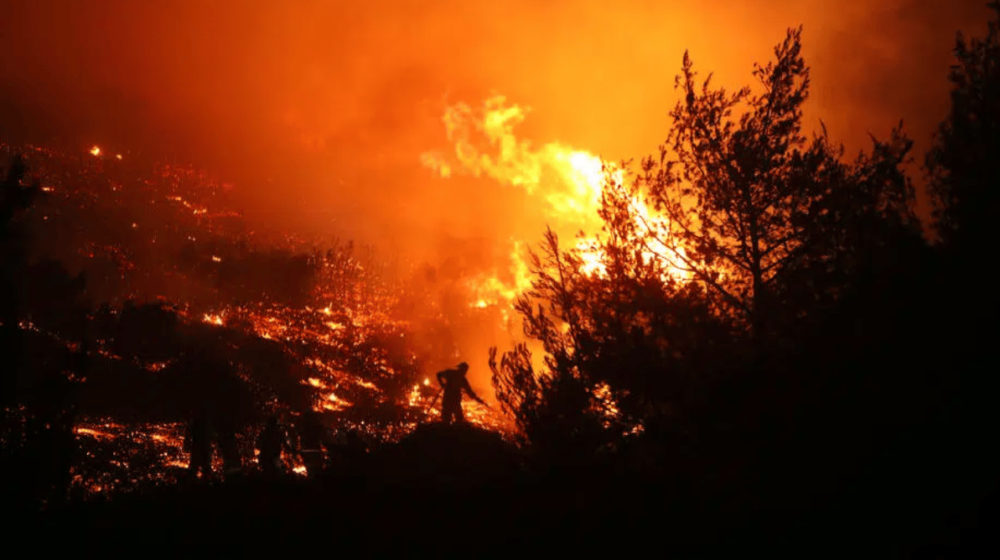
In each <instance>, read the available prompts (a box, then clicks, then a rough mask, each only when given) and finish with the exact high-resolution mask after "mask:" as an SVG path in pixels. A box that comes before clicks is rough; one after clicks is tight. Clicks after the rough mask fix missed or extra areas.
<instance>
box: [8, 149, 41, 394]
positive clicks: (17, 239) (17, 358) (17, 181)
mask: <svg viewBox="0 0 1000 560" xmlns="http://www.w3.org/2000/svg"><path fill="white" fill-rule="evenodd" d="M0 171H5V173H3V178H2V183H0V189H2V190H0V197H2V198H0V260H2V263H3V265H2V266H0V352H2V360H3V362H4V368H3V370H4V374H3V376H2V377H3V390H2V391H0V392H2V394H3V395H2V397H0V398H2V399H3V402H2V403H0V404H3V405H4V406H9V405H11V404H13V403H14V402H15V399H16V395H17V386H18V377H17V376H18V374H19V372H20V369H21V358H22V355H21V348H22V346H23V344H22V342H21V339H22V333H21V329H20V327H19V322H20V314H21V312H22V297H21V296H22V294H23V293H24V282H25V279H26V275H25V271H26V269H27V266H28V247H27V238H26V235H27V233H26V232H25V231H24V228H23V227H21V225H20V224H19V223H18V220H17V217H18V214H19V213H20V212H22V211H23V210H25V209H26V208H28V207H29V206H30V205H31V203H32V202H33V201H34V200H35V199H36V198H37V196H38V194H39V193H40V192H41V188H40V186H39V185H38V184H37V183H32V184H30V185H27V186H25V185H23V184H22V183H23V182H24V180H25V175H26V172H27V169H26V167H25V165H24V162H23V160H22V159H21V158H20V157H15V158H14V159H13V161H12V162H11V163H10V165H9V166H8V167H7V169H6V170H0Z"/></svg>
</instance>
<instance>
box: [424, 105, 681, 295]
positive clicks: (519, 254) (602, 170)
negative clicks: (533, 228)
mask: <svg viewBox="0 0 1000 560" xmlns="http://www.w3.org/2000/svg"><path fill="white" fill-rule="evenodd" d="M528 112H529V109H528V108H524V107H520V106H518V105H516V104H508V103H507V99H506V98H505V97H504V96H502V95H496V96H493V97H490V98H488V99H486V101H485V102H484V103H483V106H482V107H481V108H480V109H479V110H473V108H472V107H470V106H469V105H467V104H465V103H459V104H457V105H455V106H453V107H449V108H448V109H447V110H446V111H445V115H444V117H443V121H444V125H445V130H446V133H447V136H448V140H449V141H450V142H452V143H453V145H454V153H453V154H452V156H453V157H451V158H450V159H451V160H449V157H446V156H444V155H443V154H441V153H439V152H428V153H425V154H423V155H422V156H421V161H422V163H423V164H424V165H425V166H426V167H428V168H430V169H432V170H434V171H436V172H437V173H438V174H439V175H440V176H441V177H443V178H448V177H452V176H454V175H456V174H467V175H471V176H473V177H488V178H490V179H493V180H495V181H497V182H499V183H501V184H505V185H510V186H514V187H517V188H521V189H523V190H524V191H525V192H526V193H527V194H528V195H530V196H532V197H534V198H535V199H536V200H538V201H539V202H541V204H540V205H538V206H539V207H540V208H541V209H542V211H543V220H544V224H539V233H540V232H541V230H542V228H544V227H545V226H546V225H547V226H550V227H552V229H553V230H554V231H556V233H557V234H558V235H559V236H560V238H561V239H567V238H572V237H573V236H574V235H578V234H580V235H578V239H577V242H576V244H575V245H574V246H573V247H572V248H574V249H575V250H576V251H577V253H578V255H579V256H580V258H581V259H582V260H583V267H582V272H583V273H585V274H588V275H592V274H597V275H602V274H605V273H606V271H605V268H604V266H603V264H602V255H601V253H600V251H599V249H598V246H599V243H598V241H599V237H598V236H599V234H600V231H601V226H602V221H601V218H600V216H599V214H598V210H599V209H600V206H601V198H602V195H603V194H604V189H605V187H606V186H607V185H608V184H621V183H622V182H623V181H624V180H625V173H624V170H623V169H622V168H621V167H620V166H619V165H617V164H614V163H611V162H607V161H604V160H602V159H601V158H600V157H598V156H596V155H594V154H591V153H589V152H587V151H584V150H579V149H575V148H572V147H570V146H568V145H566V144H563V143H561V142H550V143H548V144H545V145H543V146H541V147H539V148H537V149H536V148H534V147H533V146H532V144H531V143H530V142H529V141H527V140H523V139H519V138H518V137H517V136H516V135H515V133H514V128H515V127H516V126H517V125H518V124H520V123H521V122H523V121H524V119H525V117H526V115H527V113H528ZM477 137H479V141H477V140H476V138H477ZM484 144H485V145H486V146H489V147H490V148H492V150H489V151H487V150H485V149H482V148H481V146H482V145H484ZM609 181H610V182H611V183H609ZM628 202H629V204H631V206H632V207H633V209H634V211H635V212H634V213H635V216H636V225H637V227H638V228H639V231H647V228H648V227H649V224H650V223H653V222H654V221H655V219H656V217H655V216H654V214H653V212H651V211H650V209H649V208H647V206H646V204H645V202H644V201H643V200H641V199H639V198H636V197H633V198H631V199H630V200H629V201H628ZM524 246H525V242H523V241H520V240H517V241H515V242H514V248H513V250H512V252H511V254H510V270H509V271H508V272H509V276H510V277H511V278H513V281H509V280H508V281H504V280H502V279H501V278H500V277H499V276H498V275H486V276H483V277H479V278H476V279H474V280H472V284H473V286H472V291H473V293H474V298H473V300H472V302H473V303H471V304H470V306H471V307H477V308H485V307H488V306H490V305H502V306H505V307H507V308H508V309H509V308H510V306H511V304H512V302H513V301H514V300H515V299H516V298H517V297H518V296H520V295H521V294H523V293H524V292H525V291H526V290H527V289H528V288H530V286H531V277H530V274H529V270H528V266H527V260H526V258H525V256H526V255H525V253H524ZM666 249H668V248H667V247H666V246H664V245H663V244H662V243H660V246H657V242H655V241H654V242H653V243H652V247H650V249H648V250H646V251H645V252H644V253H645V254H644V256H645V257H646V258H648V259H661V261H662V258H663V257H662V256H663V255H664V254H666V253H667V251H666ZM664 264H668V263H666V262H665V261H664ZM665 268H666V269H667V271H668V272H667V273H668V274H669V275H671V276H674V277H675V278H679V279H684V278H688V275H687V273H686V272H685V271H682V270H679V269H676V268H675V267H672V266H669V265H668V266H666V267H665ZM505 311H506V310H505Z"/></svg>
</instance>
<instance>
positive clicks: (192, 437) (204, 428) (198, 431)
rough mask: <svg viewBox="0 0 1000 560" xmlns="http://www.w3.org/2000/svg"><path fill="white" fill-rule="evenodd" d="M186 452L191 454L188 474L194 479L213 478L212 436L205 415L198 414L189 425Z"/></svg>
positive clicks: (185, 439)
mask: <svg viewBox="0 0 1000 560" xmlns="http://www.w3.org/2000/svg"><path fill="white" fill-rule="evenodd" d="M184 447H185V450H186V451H187V452H188V453H190V454H191V461H190V462H189V463H188V472H189V473H190V474H191V476H192V477H193V478H198V475H199V474H201V477H202V478H203V479H205V480H208V479H210V478H212V435H211V430H210V428H209V425H208V419H207V418H206V417H205V415H204V414H196V415H195V416H194V418H193V419H192V420H191V423H190V424H189V425H188V432H187V436H186V437H185V438H184Z"/></svg>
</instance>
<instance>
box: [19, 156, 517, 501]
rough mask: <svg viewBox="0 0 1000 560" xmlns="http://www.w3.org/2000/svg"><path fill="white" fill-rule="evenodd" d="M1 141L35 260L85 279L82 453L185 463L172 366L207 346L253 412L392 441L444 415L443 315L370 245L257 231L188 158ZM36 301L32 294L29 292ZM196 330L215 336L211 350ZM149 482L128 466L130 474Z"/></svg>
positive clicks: (28, 325)
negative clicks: (18, 187)
mask: <svg viewBox="0 0 1000 560" xmlns="http://www.w3.org/2000/svg"><path fill="white" fill-rule="evenodd" d="M3 151H4V152H6V153H7V154H12V153H14V152H15V151H20V152H22V153H24V157H25V161H26V164H27V167H28V169H29V170H30V173H31V175H33V176H34V178H35V179H37V180H38V181H39V184H40V185H41V187H42V189H41V190H42V193H43V197H42V199H41V200H40V201H39V202H38V203H36V204H34V205H33V206H32V207H31V208H30V209H29V211H28V212H27V213H26V214H25V215H24V216H23V221H24V223H25V225H27V226H28V230H29V231H31V232H32V236H33V237H32V244H33V253H34V254H35V257H36V259H37V258H43V257H44V258H48V259H54V260H55V261H58V262H61V263H63V264H64V265H65V267H66V268H67V269H68V270H70V271H73V272H78V271H79V272H82V273H83V274H84V277H85V278H86V295H87V297H88V299H89V300H90V302H91V303H92V304H93V307H94V309H93V310H92V312H90V313H89V321H88V322H89V323H90V324H91V326H90V327H89V330H90V337H91V338H92V339H93V341H92V347H91V350H90V352H89V354H90V356H91V366H90V368H89V370H90V373H89V374H88V383H85V384H84V385H83V387H82V389H81V391H82V393H81V394H82V399H81V405H80V410H81V413H83V415H84V416H85V417H89V418H92V420H91V421H86V422H83V423H81V424H80V425H79V426H78V430H77V433H78V436H79V437H80V438H82V439H85V440H89V441H90V442H91V444H93V445H88V446H86V448H88V449H89V451H88V452H87V454H86V455H87V456H88V457H93V456H94V455H95V454H97V455H100V454H101V453H107V452H106V451H105V452H100V451H95V449H98V448H101V447H107V446H108V445H111V446H117V448H118V451H112V452H111V455H112V456H114V457H113V459H110V461H111V462H110V463H109V464H110V465H112V467H113V466H114V465H115V464H128V463H129V462H132V463H133V466H135V463H136V457H138V455H136V453H139V451H136V450H137V449H145V451H143V452H142V453H139V455H142V454H143V453H144V454H145V455H149V456H152V457H160V459H162V460H161V461H160V462H159V465H158V467H156V469H159V470H160V471H161V474H163V473H167V472H169V469H170V468H171V467H170V466H171V465H179V464H181V463H183V462H184V461H185V458H184V453H183V451H182V450H181V446H180V441H179V440H178V435H177V433H175V432H177V430H178V428H176V422H178V421H183V420H184V414H185V410H186V407H189V406H190V404H182V403H183V402H188V401H190V398H187V397H184V396H179V395H177V394H176V390H175V389H172V388H171V386H172V385H176V384H178V383H180V381H179V380H178V378H177V377H172V376H177V375H182V373H180V372H182V371H184V370H185V369H190V367H191V364H190V363H188V362H186V361H185V359H184V358H183V356H184V355H186V354H188V353H190V352H195V353H196V354H204V353H206V352H214V353H218V352H220V350H218V348H221V349H222V350H221V354H219V355H220V356H221V359H223V360H225V362H224V363H222V362H220V363H222V364H223V365H222V367H223V368H224V369H225V368H229V367H231V368H232V369H233V372H232V373H233V376H234V378H237V379H241V380H242V383H243V384H245V385H247V386H248V387H249V389H247V390H249V391H250V393H251V394H252V399H253V400H255V402H258V403H259V405H260V406H259V407H258V408H260V409H261V410H271V411H272V412H275V413H278V414H280V415H291V416H290V418H292V417H295V416H297V415H298V414H299V413H300V412H301V411H302V410H303V409H304V408H311V409H313V410H315V411H317V412H319V413H321V414H323V415H324V418H325V419H326V422H327V424H328V425H330V426H331V427H334V428H337V429H344V428H352V429H356V430H359V431H360V432H361V433H362V434H364V435H366V436H367V437H369V438H371V439H374V440H388V439H396V438H398V437H400V436H401V435H403V434H405V433H407V432H408V431H409V430H411V429H412V428H413V427H414V426H415V425H416V424H417V423H418V422H421V421H426V420H428V419H430V418H432V417H433V416H434V415H436V414H439V411H438V410H437V409H436V408H434V407H433V406H430V405H431V404H432V403H431V401H432V399H433V397H434V395H435V394H436V383H435V384H434V385H432V384H431V376H432V374H433V372H434V371H436V370H437V369H440V368H441V367H444V366H445V365H447V364H449V363H452V362H451V361H450V360H452V358H453V357H455V356H454V350H451V349H450V348H449V346H448V341H447V340H446V339H445V340H441V339H435V335H434V334H433V332H434V329H435V327H434V325H442V324H446V323H447V322H448V319H449V318H447V317H444V316H443V314H442V313H443V312H442V310H441V309H440V308H436V307H435V305H434V303H433V301H431V302H430V303H428V302H427V301H424V300H426V298H422V295H421V294H420V293H418V290H419V288H414V287H413V286H412V285H410V286H408V285H407V284H406V283H405V282H403V281H401V280H400V279H401V278H405V276H402V275H401V274H400V271H399V270H398V269H397V270H392V269H390V267H389V266H387V265H386V263H385V262H383V261H380V260H379V259H378V256H377V255H375V254H374V253H373V252H371V251H366V250H364V249H362V248H357V247H355V246H354V245H353V244H351V243H338V242H334V243H326V244H320V243H316V242H313V241H307V240H303V239H299V238H296V237H294V236H287V235H281V234H273V233H271V234H263V233H261V232H257V231H254V230H252V229H250V228H249V227H248V226H247V224H246V223H245V221H244V220H243V219H242V217H241V216H240V214H239V213H237V212H235V211H233V210H232V209H231V208H232V205H231V202H230V201H229V200H228V197H227V195H228V193H229V192H230V190H231V189H232V186H231V185H226V184H223V183H219V182H217V181H215V180H213V179H212V178H211V177H210V176H209V175H207V174H205V173H202V172H199V171H197V170H194V169H192V168H190V167H183V166H173V165H165V164H161V165H156V166H152V167H149V166H144V165H143V164H142V163H141V162H138V161H133V157H132V156H131V155H129V154H128V153H124V154H119V153H117V152H110V151H108V152H106V151H105V150H104V149H102V148H100V147H97V146H95V147H93V148H92V149H91V150H89V151H88V152H87V153H83V154H76V155H72V154H64V153H59V152H57V151H54V150H49V149H45V148H37V147H29V148H27V149H21V150H15V148H14V147H11V146H3ZM134 159H138V158H134ZM394 274H395V276H394ZM463 297H464V296H463ZM43 298H44V293H42V290H41V288H39V289H38V297H36V298H34V299H35V300H39V301H41V300H42V299H43ZM29 299H31V298H29ZM414 299H418V300H421V303H420V305H419V306H415V305H413V303H412V302H413V301H414ZM140 302H141V303H140ZM30 306H31V302H29V307H30ZM466 307H467V308H468V309H469V312H470V313H479V314H484V313H486V312H484V311H482V310H480V309H478V308H476V307H475V306H466ZM450 319H451V320H452V321H454V319H455V318H454V317H452V318H450ZM151 325H152V326H151ZM164 325H165V326H164ZM22 328H24V329H26V332H30V333H33V334H34V336H36V337H38V338H39V339H48V340H52V341H56V340H63V339H67V337H66V336H61V335H60V334H59V333H57V332H55V330H56V329H54V328H50V325H49V324H47V322H46V320H45V317H42V316H41V315H39V316H38V317H34V316H32V317H31V321H29V322H24V323H22ZM175 331H176V333H180V334H176V333H175ZM213 331H214V332H213ZM428 333H430V334H428ZM192 340H197V341H205V340H213V341H215V342H212V343H211V345H212V348H216V349H214V350H210V351H209V350H204V349H203V348H208V347H204V346H198V345H195V346H191V341H192ZM40 344H42V345H43V346H44V344H45V343H40ZM199 344H201V343H200V342H199ZM66 345H70V346H72V347H74V348H77V349H78V348H79V344H78V343H69V342H66V343H64V344H63V346H66ZM185 348H187V350H185ZM199 348H202V350H199ZM455 361H457V360H455ZM226 364H228V366H227V365H226ZM198 386H199V385H197V384H195V385H193V386H189V387H187V389H191V388H194V387H198ZM206 387H207V386H206ZM296 387H297V388H296ZM215 389H218V388H217V387H216V388H214V389H213V388H206V389H205V390H206V391H207V392H209V393H210V392H211V391H212V390H215ZM205 398H209V397H205ZM161 401H174V402H161ZM466 408H467V414H468V415H469V417H470V420H471V421H472V422H473V423H475V424H478V425H483V426H488V427H492V428H501V427H502V426H503V425H504V422H503V419H502V418H500V417H498V416H496V415H494V414H491V413H490V412H489V411H488V410H487V409H485V408H481V407H479V406H478V405H475V404H471V405H467V406H466ZM97 418H105V419H106V420H97ZM125 424H127V426H124V427H123V425H125ZM142 426H145V428H143V427H142ZM157 434H158V435H157ZM123 438H124V439H123ZM125 440H128V442H126V441H125ZM95 445H96V447H95ZM251 447H252V446H251ZM152 448H156V449H160V450H159V451H155V450H154V451H151V450H150V449H152ZM128 449H132V450H133V451H132V452H128V451H127V450H128ZM122 453H125V455H128V457H122V456H119V455H121V454H122ZM129 457H131V459H130V458H129ZM147 459H148V457H147ZM153 462H154V463H155V461H153ZM84 463H87V465H88V468H93V467H94V462H93V461H92V460H88V461H84ZM146 463H150V461H146ZM145 467H146V469H145V470H146V471H148V470H149V468H152V467H151V466H150V464H145ZM156 469H154V470H156ZM164 469H166V470H164ZM112 470H113V469H112ZM140 470H142V469H140ZM83 476H84V478H86V475H83ZM148 476H149V475H148V472H146V473H142V472H136V473H135V474H134V476H133V482H134V481H138V480H140V479H143V478H148ZM92 478H93V477H92ZM97 478H107V476H103V475H102V477H97ZM121 483H123V482H122V481H119V484H121ZM114 485H115V484H111V483H110V482H108V481H104V482H93V481H92V484H91V486H93V488H94V489H95V490H96V489H98V488H103V489H107V488H108V487H109V486H114Z"/></svg>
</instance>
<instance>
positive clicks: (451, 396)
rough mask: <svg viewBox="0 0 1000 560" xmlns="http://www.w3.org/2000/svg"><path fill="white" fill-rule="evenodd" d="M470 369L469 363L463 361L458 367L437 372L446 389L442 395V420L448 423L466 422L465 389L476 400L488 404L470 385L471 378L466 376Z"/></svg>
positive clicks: (442, 385) (443, 387) (439, 381)
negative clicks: (463, 397)
mask: <svg viewBox="0 0 1000 560" xmlns="http://www.w3.org/2000/svg"><path fill="white" fill-rule="evenodd" d="M468 371H469V364H467V363H465V362H462V363H460V364H458V367H457V368H456V369H446V370H444V371H439V372H438V374H437V379H438V383H440V384H441V387H442V389H443V390H444V395H443V396H442V397H441V420H442V421H443V422H444V423H446V424H450V423H452V422H465V415H464V414H463V413H462V391H463V390H464V391H465V392H466V393H467V394H468V395H469V396H470V397H472V398H473V399H474V400H475V401H476V402H478V403H480V404H483V405H485V404H486V403H485V402H483V400H482V399H480V398H479V396H478V395H476V393H475V391H473V390H472V387H470V386H469V380H468V379H466V377H465V374H466V373H468Z"/></svg>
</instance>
